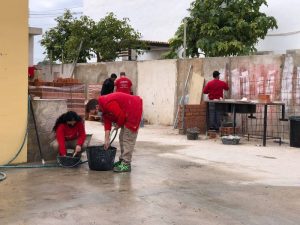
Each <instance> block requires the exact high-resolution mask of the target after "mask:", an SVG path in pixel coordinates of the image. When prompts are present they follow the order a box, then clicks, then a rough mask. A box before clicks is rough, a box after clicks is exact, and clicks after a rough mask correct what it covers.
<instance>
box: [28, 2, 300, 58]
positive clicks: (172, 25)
mask: <svg viewBox="0 0 300 225" xmlns="http://www.w3.org/2000/svg"><path fill="white" fill-rule="evenodd" d="M191 2H192V0H159V1H158V0H29V9H30V23H29V24H30V26H34V27H41V28H43V32H45V31H46V30H47V29H48V28H49V27H53V26H55V25H56V23H55V21H54V20H53V18H55V17H57V16H59V15H62V13H63V10H64V9H65V8H68V9H71V10H72V11H75V12H84V13H85V15H87V16H90V17H91V18H93V19H94V20H99V19H100V18H102V17H104V16H105V15H106V14H107V13H108V12H114V13H115V14H116V15H117V17H119V18H123V17H128V18H129V19H130V24H131V25H132V26H133V27H134V28H135V29H137V30H138V31H139V32H141V33H142V38H143V39H145V40H153V41H168V40H169V39H170V38H171V37H172V36H173V35H174V32H175V31H176V29H177V27H178V26H179V24H180V22H181V20H182V18H184V16H186V15H187V13H188V12H187V10H186V9H187V8H189V5H190V3H191ZM268 4H269V7H268V8H266V7H264V8H263V10H264V11H265V12H266V13H267V15H269V16H274V17H275V18H276V19H277V22H278V25H279V29H278V30H275V31H271V32H270V33H285V32H292V31H300V19H299V18H300V16H299V12H300V1H299V0H284V1H283V0H268ZM37 13H38V14H42V15H34V14H37ZM40 38H41V37H38V38H36V39H37V41H38V40H40ZM266 40H267V41H264V42H261V43H260V44H259V48H261V49H260V50H270V49H271V48H274V46H275V48H277V50H284V49H291V48H298V49H300V34H296V35H289V36H286V37H280V38H278V37H268V38H267V39H266ZM42 52H43V50H42V49H41V47H40V46H39V44H38V43H37V42H36V45H35V56H34V62H35V63H37V62H38V61H41V60H43V58H44V56H43V55H42Z"/></svg>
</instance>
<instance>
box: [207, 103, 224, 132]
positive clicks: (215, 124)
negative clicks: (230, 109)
mask: <svg viewBox="0 0 300 225" xmlns="http://www.w3.org/2000/svg"><path fill="white" fill-rule="evenodd" d="M208 110H209V129H210V130H219V128H220V126H221V121H222V115H223V112H222V110H220V109H217V108H216V104H215V103H212V102H210V103H209V106H208Z"/></svg>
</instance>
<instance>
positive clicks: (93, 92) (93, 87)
mask: <svg viewBox="0 0 300 225" xmlns="http://www.w3.org/2000/svg"><path fill="white" fill-rule="evenodd" d="M101 88H102V84H89V85H88V99H89V100H90V99H93V98H94V99H98V98H99V95H100V91H101Z"/></svg>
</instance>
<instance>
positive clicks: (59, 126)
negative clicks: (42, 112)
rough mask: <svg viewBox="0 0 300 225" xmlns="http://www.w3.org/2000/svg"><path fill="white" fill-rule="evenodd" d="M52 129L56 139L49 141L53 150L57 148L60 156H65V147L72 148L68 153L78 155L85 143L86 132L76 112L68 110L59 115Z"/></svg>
mask: <svg viewBox="0 0 300 225" xmlns="http://www.w3.org/2000/svg"><path fill="white" fill-rule="evenodd" d="M53 131H54V132H55V136H56V140H54V141H53V142H52V143H51V146H52V148H53V150H57V151H58V152H59V155H61V156H66V155H67V149H74V152H72V153H70V154H71V155H80V153H81V152H82V150H83V146H84V144H85V140H86V133H85V128H84V124H83V121H82V118H81V117H80V116H79V115H77V113H76V112H73V111H69V112H66V113H64V114H62V115H61V116H59V117H58V118H57V120H56V123H55V125H54V127H53ZM68 154H69V152H68Z"/></svg>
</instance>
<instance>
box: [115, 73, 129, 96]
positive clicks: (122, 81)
mask: <svg viewBox="0 0 300 225" xmlns="http://www.w3.org/2000/svg"><path fill="white" fill-rule="evenodd" d="M115 86H116V92H123V93H126V94H131V86H132V83H131V80H129V79H128V78H127V77H124V76H122V77H120V78H119V79H117V80H116V81H115Z"/></svg>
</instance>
